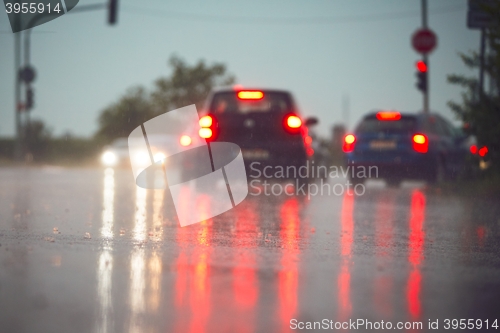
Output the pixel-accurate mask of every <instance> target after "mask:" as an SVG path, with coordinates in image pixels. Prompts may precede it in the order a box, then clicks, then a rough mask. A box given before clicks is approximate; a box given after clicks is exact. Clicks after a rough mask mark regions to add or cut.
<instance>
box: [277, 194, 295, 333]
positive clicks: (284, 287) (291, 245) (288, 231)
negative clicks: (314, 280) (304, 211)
mask: <svg viewBox="0 0 500 333" xmlns="http://www.w3.org/2000/svg"><path fill="white" fill-rule="evenodd" d="M280 218H281V228H280V239H281V242H282V244H283V257H282V258H281V270H280V272H279V275H278V297H279V304H280V305H279V316H280V321H281V322H282V323H286V325H284V327H283V328H284V330H285V331H286V332H288V331H289V322H290V319H291V318H294V314H295V313H296V312H297V305H298V295H297V294H298V284H299V281H298V280H299V278H298V267H297V256H298V254H299V250H298V249H297V246H296V244H297V242H298V238H299V225H300V218H299V202H298V200H297V198H295V197H291V198H289V199H286V200H285V202H284V203H283V204H282V206H281V209H280Z"/></svg>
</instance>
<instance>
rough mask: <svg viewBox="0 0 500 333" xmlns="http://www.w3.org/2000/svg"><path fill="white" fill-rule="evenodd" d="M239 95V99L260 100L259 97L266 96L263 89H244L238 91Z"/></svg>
mask: <svg viewBox="0 0 500 333" xmlns="http://www.w3.org/2000/svg"><path fill="white" fill-rule="evenodd" d="M237 96H238V98H239V99H253V100H259V99H263V98H264V93H263V92H262V91H258V90H242V91H238V95H237Z"/></svg>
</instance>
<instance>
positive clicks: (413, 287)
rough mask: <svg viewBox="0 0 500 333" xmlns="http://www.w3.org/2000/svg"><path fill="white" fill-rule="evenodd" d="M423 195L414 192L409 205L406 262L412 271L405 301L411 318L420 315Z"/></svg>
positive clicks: (423, 236)
mask: <svg viewBox="0 0 500 333" xmlns="http://www.w3.org/2000/svg"><path fill="white" fill-rule="evenodd" d="M425 206H426V201H425V195H424V194H423V193H422V192H421V191H419V190H414V191H413V192H412V196H411V203H410V237H409V243H408V247H409V253H408V261H409V262H410V264H412V271H411V273H410V275H409V277H408V286H407V294H406V296H407V300H408V311H409V312H410V314H411V316H412V317H413V318H418V317H420V315H421V302H420V292H421V288H422V276H421V273H420V264H421V263H422V260H423V254H424V241H425V231H424V221H425Z"/></svg>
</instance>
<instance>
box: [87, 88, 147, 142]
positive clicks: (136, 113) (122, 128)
mask: <svg viewBox="0 0 500 333" xmlns="http://www.w3.org/2000/svg"><path fill="white" fill-rule="evenodd" d="M154 116H155V113H154V112H153V109H152V107H151V102H150V101H149V96H148V95H147V94H146V91H145V89H144V88H142V87H135V88H131V89H129V90H128V91H127V93H126V94H125V95H124V96H122V97H121V98H120V99H119V100H118V101H117V102H115V103H113V104H112V105H110V106H108V107H107V108H106V109H104V110H103V111H102V112H101V115H100V116H99V130H98V131H97V133H96V136H97V138H99V139H102V140H104V141H105V142H110V141H112V140H113V139H116V138H120V137H126V136H128V135H129V134H130V132H132V130H133V129H134V128H136V127H137V126H139V125H140V124H142V123H143V122H145V121H146V120H149V119H151V118H153V117H154Z"/></svg>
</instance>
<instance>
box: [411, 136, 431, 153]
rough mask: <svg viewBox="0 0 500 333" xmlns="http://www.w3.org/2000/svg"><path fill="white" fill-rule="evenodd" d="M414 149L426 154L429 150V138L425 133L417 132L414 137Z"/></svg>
mask: <svg viewBox="0 0 500 333" xmlns="http://www.w3.org/2000/svg"><path fill="white" fill-rule="evenodd" d="M412 142H413V150H415V151H416V152H417V153H422V154H425V153H427V151H428V150H429V140H428V139H427V137H426V136H425V135H423V134H415V135H414V136H413V138H412Z"/></svg>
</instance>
